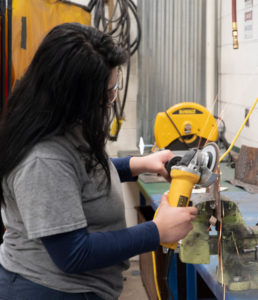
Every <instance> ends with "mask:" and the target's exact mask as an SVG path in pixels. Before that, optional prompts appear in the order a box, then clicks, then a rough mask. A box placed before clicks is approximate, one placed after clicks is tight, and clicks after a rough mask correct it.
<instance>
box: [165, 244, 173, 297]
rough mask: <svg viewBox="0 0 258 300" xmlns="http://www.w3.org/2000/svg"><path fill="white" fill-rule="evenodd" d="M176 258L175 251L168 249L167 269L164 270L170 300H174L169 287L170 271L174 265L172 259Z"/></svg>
mask: <svg viewBox="0 0 258 300" xmlns="http://www.w3.org/2000/svg"><path fill="white" fill-rule="evenodd" d="M173 256H174V250H173V249H168V253H167V254H166V261H165V269H164V277H163V279H164V281H165V286H166V289H167V293H168V300H173V299H174V297H173V294H172V291H171V289H170V286H169V271H170V266H171V263H172V259H173Z"/></svg>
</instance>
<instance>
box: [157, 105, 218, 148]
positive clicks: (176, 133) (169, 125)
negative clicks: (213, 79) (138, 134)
mask: <svg viewBox="0 0 258 300" xmlns="http://www.w3.org/2000/svg"><path fill="white" fill-rule="evenodd" d="M154 136H155V140H156V145H157V146H158V148H159V149H162V148H166V149H172V150H186V149H189V148H192V147H197V146H198V147H201V146H203V145H204V144H205V143H206V142H207V141H210V142H215V141H217V140H218V126H217V122H216V120H215V118H214V117H213V115H212V114H211V113H210V112H209V111H208V110H207V109H206V108H205V107H204V106H202V105H200V104H197V103H193V102H182V103H178V104H176V105H174V106H172V107H170V108H169V109H167V110H166V111H165V112H160V113H158V114H157V117H156V120H155V125H154Z"/></svg>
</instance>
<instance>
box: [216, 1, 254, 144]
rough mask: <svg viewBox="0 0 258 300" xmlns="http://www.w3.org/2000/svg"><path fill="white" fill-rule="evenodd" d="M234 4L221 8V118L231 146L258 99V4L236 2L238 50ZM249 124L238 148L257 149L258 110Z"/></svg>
mask: <svg viewBox="0 0 258 300" xmlns="http://www.w3.org/2000/svg"><path fill="white" fill-rule="evenodd" d="M231 2H232V1H231V0H221V1H220V5H219V8H218V25H219V31H218V32H219V41H218V55H219V90H218V94H219V114H221V115H222V117H223V119H224V121H225V124H226V138H227V140H228V141H229V142H232V140H233V138H234V136H235V134H236V132H237V130H238V129H239V127H240V126H241V124H242V122H243V121H244V118H245V109H250V107H251V106H252V104H253V102H254V101H255V99H256V98H257V97H258V0H253V1H251V0H237V21H238V33H239V49H237V50H234V49H233V44H232V13H231V9H232V8H231ZM248 17H249V20H248ZM250 17H251V20H250ZM249 123H250V125H249V127H246V126H245V127H244V129H243V131H242V133H241V135H240V137H239V138H238V140H237V142H236V146H237V147H239V148H240V147H241V145H242V144H245V145H247V146H253V147H258V130H257V128H258V106H257V107H256V108H255V110H254V111H253V113H252V115H251V117H250V121H249Z"/></svg>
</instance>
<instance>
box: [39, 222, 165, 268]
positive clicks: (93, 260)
mask: <svg viewBox="0 0 258 300" xmlns="http://www.w3.org/2000/svg"><path fill="white" fill-rule="evenodd" d="M41 240H42V242H43V244H44V246H45V247H46V249H47V251H48V253H49V255H50V257H51V259H52V260H53V262H54V263H55V264H56V265H57V267H59V268H60V269H61V270H62V271H63V272H66V273H81V272H85V271H87V270H91V269H97V268H104V267H108V266H111V265H114V264H117V263H121V262H122V261H123V260H125V259H128V258H130V257H132V256H135V255H137V254H141V253H144V252H148V251H154V250H156V249H157V248H158V246H159V243H160V240H159V232H158V229H157V226H156V224H155V223H154V222H152V221H149V222H145V223H141V224H139V225H136V226H133V227H130V228H126V229H122V230H117V231H109V232H96V233H90V234H87V232H86V229H85V228H84V229H79V230H76V231H73V232H69V233H64V234H58V235H54V236H49V237H44V238H42V239H41Z"/></svg>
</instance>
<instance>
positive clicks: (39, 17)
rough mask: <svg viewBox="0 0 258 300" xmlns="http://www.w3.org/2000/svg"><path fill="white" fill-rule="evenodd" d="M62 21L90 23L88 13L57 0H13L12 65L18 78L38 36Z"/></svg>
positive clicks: (41, 35)
mask: <svg viewBox="0 0 258 300" xmlns="http://www.w3.org/2000/svg"><path fill="white" fill-rule="evenodd" d="M66 22H78V23H81V24H85V25H90V24H91V16H90V13H88V12H86V11H85V10H84V9H83V8H81V7H79V6H76V5H75V4H72V3H64V2H61V1H58V0H13V22H12V36H13V37H12V43H13V53H12V58H13V67H14V73H15V79H16V80H17V79H19V78H20V77H21V76H22V75H23V74H24V72H25V70H26V68H27V67H28V65H29V64H30V62H31V60H32V57H33V55H34V53H35V51H36V50H37V48H38V46H39V44H40V42H41V40H42V39H43V37H44V36H45V35H46V34H47V33H48V31H49V30H50V29H52V28H53V27H54V26H56V25H59V24H61V23H66Z"/></svg>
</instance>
